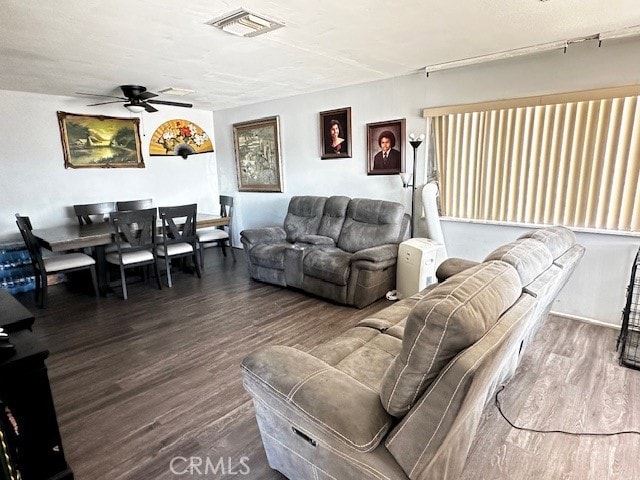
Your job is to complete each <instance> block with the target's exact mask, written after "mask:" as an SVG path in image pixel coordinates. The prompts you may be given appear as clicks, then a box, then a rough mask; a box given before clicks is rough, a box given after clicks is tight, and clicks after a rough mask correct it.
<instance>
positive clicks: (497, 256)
mask: <svg viewBox="0 0 640 480" xmlns="http://www.w3.org/2000/svg"><path fill="white" fill-rule="evenodd" d="M487 260H502V261H503V262H507V263H508V264H509V265H511V266H512V267H513V268H515V269H516V271H517V272H518V275H519V276H520V282H521V283H522V285H523V286H525V285H529V284H530V283H531V282H532V281H533V280H535V278H536V277H537V276H538V275H540V274H541V273H542V272H544V271H545V270H546V269H547V268H549V267H550V266H551V264H552V263H553V258H552V256H551V252H549V249H548V248H547V247H546V246H545V245H544V243H542V242H541V241H540V240H535V239H533V238H523V239H521V240H516V241H515V242H511V243H507V244H506V245H503V246H501V247H498V248H497V249H495V250H494V251H493V252H491V253H490V254H489V255H487V258H485V261H487Z"/></svg>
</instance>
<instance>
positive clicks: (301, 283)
mask: <svg viewBox="0 0 640 480" xmlns="http://www.w3.org/2000/svg"><path fill="white" fill-rule="evenodd" d="M407 225H408V220H407V218H406V217H405V215H404V208H403V207H402V205H400V204H399V203H395V202H387V201H383V200H371V199H363V198H357V199H350V198H349V197H344V196H334V197H329V198H325V197H314V196H305V197H293V198H292V199H291V201H290V202H289V208H288V211H287V216H286V218H285V220H284V225H283V227H282V228H280V227H268V228H260V229H249V230H244V231H242V232H241V233H240V236H241V239H242V243H243V246H244V250H245V253H246V255H247V259H248V261H249V272H250V274H251V276H252V278H254V279H256V280H260V281H263V282H269V283H274V284H277V285H282V286H291V287H296V288H300V289H302V290H304V291H306V292H309V293H312V294H315V295H319V296H321V297H324V298H328V299H330V300H333V301H335V302H339V303H346V304H348V305H354V306H357V307H359V308H360V307H364V306H366V305H368V304H370V303H371V302H373V301H375V300H377V299H378V298H381V297H382V296H384V294H385V293H386V292H387V291H388V290H391V289H393V287H394V286H395V264H396V260H397V255H398V244H399V243H400V242H401V241H402V240H404V237H405V232H406V230H407Z"/></svg>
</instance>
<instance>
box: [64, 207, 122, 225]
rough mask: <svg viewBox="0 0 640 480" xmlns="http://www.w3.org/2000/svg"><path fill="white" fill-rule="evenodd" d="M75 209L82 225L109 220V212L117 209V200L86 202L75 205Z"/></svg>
mask: <svg viewBox="0 0 640 480" xmlns="http://www.w3.org/2000/svg"><path fill="white" fill-rule="evenodd" d="M73 210H74V212H75V214H76V216H77V217H78V223H79V224H80V225H88V224H90V223H93V222H108V221H109V214H110V213H111V212H114V211H115V210H116V202H102V203H86V204H82V205H74V206H73Z"/></svg>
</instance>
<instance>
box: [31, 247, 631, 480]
mask: <svg viewBox="0 0 640 480" xmlns="http://www.w3.org/2000/svg"><path fill="white" fill-rule="evenodd" d="M236 256H237V258H238V261H237V263H235V264H234V263H233V261H232V259H231V257H230V256H228V257H226V258H224V257H223V256H222V255H221V253H220V252H219V251H218V250H217V249H210V250H208V251H207V252H206V262H207V268H206V270H205V272H204V274H203V278H202V279H201V280H199V279H198V278H197V277H195V275H190V274H187V273H181V272H176V273H175V276H174V287H173V288H172V289H168V288H166V286H165V287H163V289H162V290H161V291H159V290H157V289H156V287H155V286H154V282H153V281H151V282H149V283H141V282H140V283H135V284H131V285H130V287H129V296H130V298H129V300H127V301H125V300H123V299H122V298H121V297H120V293H119V292H118V296H113V295H112V296H109V297H107V298H99V299H95V298H94V297H92V296H90V295H88V294H87V293H86V292H83V291H77V290H76V289H74V288H73V287H70V286H67V285H58V286H55V287H52V288H51V290H50V304H49V307H48V308H47V309H46V310H44V311H42V310H37V309H35V308H34V306H33V300H32V299H31V297H30V295H26V296H23V297H21V300H22V301H23V303H25V304H26V305H27V306H28V307H29V308H30V309H32V311H34V312H36V315H37V316H36V324H35V327H34V331H35V332H36V334H37V336H38V337H39V338H40V339H41V340H42V341H43V342H44V344H45V345H46V347H47V348H48V349H49V350H50V351H51V356H50V358H49V360H48V361H47V364H48V367H49V376H50V380H51V385H52V391H53V396H54V401H55V404H56V409H57V413H58V421H59V424H60V430H61V434H62V439H63V445H64V448H65V453H66V458H67V460H68V462H69V464H70V465H71V468H72V469H73V471H74V473H75V476H76V479H77V480H102V479H105V480H107V479H108V480H123V479H127V480H152V479H154V480H155V479H160V480H162V479H178V478H252V479H260V480H263V479H264V480H269V479H282V478H284V477H282V476H281V475H280V474H278V473H277V472H274V471H272V470H271V469H270V468H269V466H268V465H267V461H266V457H265V454H264V451H263V449H262V444H261V442H260V437H259V432H258V428H257V424H256V422H255V418H254V414H253V406H252V404H251V401H250V398H249V396H248V394H247V393H246V392H245V390H244V389H243V387H242V380H241V374H240V367H239V364H240V362H241V360H242V358H243V357H244V356H245V355H247V354H248V353H249V352H251V351H253V350H255V349H256V348H258V347H260V346H262V345H268V344H286V345H292V346H297V347H299V348H301V349H305V350H308V349H310V348H311V347H313V346H315V345H317V344H319V343H322V342H324V341H325V340H327V339H329V338H331V337H333V336H335V335H336V334H338V333H340V332H342V331H344V330H346V329H348V328H350V327H352V326H353V325H354V324H356V323H357V322H358V321H359V320H360V319H362V318H365V317H366V316H368V315H369V314H371V313H373V312H375V311H378V310H379V309H382V308H384V307H386V306H387V305H389V304H390V302H388V301H387V300H380V301H379V302H376V303H375V304H373V305H371V306H369V307H367V308H365V309H363V310H357V309H354V308H350V307H344V306H340V305H334V304H331V303H328V302H326V301H324V300H321V299H316V298H312V297H310V296H308V295H306V294H303V293H300V292H296V291H293V290H288V289H283V288H279V287H274V286H271V285H266V284H262V283H259V282H255V281H252V280H250V279H249V278H248V273H247V271H246V263H245V260H244V256H243V253H242V251H237V255H236ZM163 281H164V279H163ZM615 335H616V332H615V331H614V330H611V329H605V328H602V327H595V326H592V325H586V324H582V323H577V322H573V321H570V320H566V319H561V318H553V317H552V318H550V319H549V322H548V325H547V327H546V328H543V329H542V331H541V333H540V334H539V335H538V337H537V338H536V341H535V342H534V343H533V344H532V345H531V347H530V348H529V349H528V351H527V353H526V354H525V356H524V358H523V363H522V365H521V367H520V368H519V370H518V373H517V375H516V377H515V378H514V379H513V381H512V382H511V383H510V384H509V385H508V386H507V389H506V390H505V392H504V393H503V395H502V396H503V399H502V402H503V405H504V409H505V411H507V412H508V413H509V414H510V415H511V416H512V417H513V419H514V420H516V421H517V422H518V423H521V424H525V425H527V426H533V427H534V428H553V427H561V428H568V429H577V430H599V429H603V428H607V429H609V430H610V429H631V428H635V429H639V428H640V398H639V396H640V372H637V371H632V370H629V369H625V368H622V367H619V366H618V365H617V360H616V357H615V353H614V347H615ZM639 451H640V439H639V438H638V436H632V435H627V436H620V437H610V438H607V439H604V440H603V439H589V438H586V439H583V438H580V439H578V438H574V437H566V436H551V435H538V434H528V433H521V432H517V431H515V430H513V429H511V428H510V427H509V426H508V425H507V424H506V423H505V422H504V421H503V420H502V419H501V418H499V416H498V413H497V412H496V410H495V407H493V406H492V405H490V406H488V407H487V409H486V412H485V415H484V417H483V421H482V424H481V427H480V429H479V432H478V437H477V440H476V442H475V443H474V447H473V449H472V451H471V452H470V456H469V459H468V464H467V468H466V469H465V473H464V476H463V478H464V479H474V480H477V479H505V480H506V479H510V480H511V479H556V478H557V479H573V478H575V479H581V480H583V479H591V478H592V479H598V480H601V479H607V478H610V479H618V478H620V479H622V478H624V479H632V478H640V462H639V461H638V459H637V453H638V452H639ZM176 457H183V458H186V459H189V458H191V457H196V458H200V459H202V460H203V461H204V462H206V461H207V459H208V460H209V461H210V462H211V463H212V465H215V466H216V467H217V474H209V475H208V476H204V475H202V476H197V475H195V476H190V475H178V474H174V473H172V471H171V468H170V463H171V460H172V459H174V458H176ZM243 457H244V458H243ZM174 462H175V463H174V466H175V467H177V469H178V470H182V471H183V470H184V466H185V463H184V461H182V460H180V459H179V460H176V461H174ZM247 467H248V468H249V469H250V472H249V473H248V474H247V475H240V473H246V470H247ZM202 469H204V466H203V467H202ZM210 472H211V470H210Z"/></svg>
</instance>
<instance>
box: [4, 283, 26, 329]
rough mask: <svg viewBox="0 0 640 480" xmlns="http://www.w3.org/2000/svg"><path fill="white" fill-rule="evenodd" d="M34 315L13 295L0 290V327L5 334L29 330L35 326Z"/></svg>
mask: <svg viewBox="0 0 640 480" xmlns="http://www.w3.org/2000/svg"><path fill="white" fill-rule="evenodd" d="M33 321H34V317H33V314H32V313H31V312H30V311H29V310H27V308H26V307H25V306H24V305H22V304H21V303H20V302H19V301H18V300H16V299H15V298H14V297H13V295H11V294H10V293H9V292H7V291H6V290H4V289H0V327H2V328H3V329H4V331H5V332H15V331H16V330H24V329H29V330H31V327H32V326H33Z"/></svg>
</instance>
